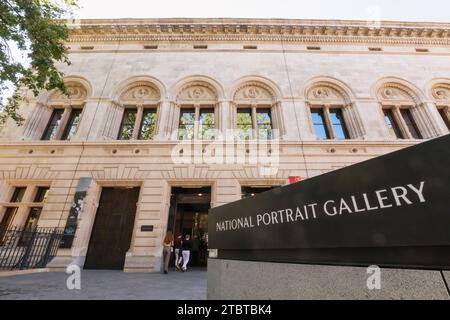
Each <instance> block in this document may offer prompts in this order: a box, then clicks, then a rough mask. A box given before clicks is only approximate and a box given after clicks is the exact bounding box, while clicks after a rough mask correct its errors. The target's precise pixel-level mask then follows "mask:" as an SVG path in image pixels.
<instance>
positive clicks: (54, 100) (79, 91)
mask: <svg viewBox="0 0 450 320" xmlns="http://www.w3.org/2000/svg"><path fill="white" fill-rule="evenodd" d="M66 86H67V94H64V93H63V92H61V91H59V90H57V91H55V92H54V93H53V94H52V95H51V96H50V99H49V102H50V104H58V103H61V104H70V103H78V102H79V103H82V102H84V101H85V100H86V98H87V91H86V88H84V87H83V86H82V85H81V84H76V83H75V84H67V85H66Z"/></svg>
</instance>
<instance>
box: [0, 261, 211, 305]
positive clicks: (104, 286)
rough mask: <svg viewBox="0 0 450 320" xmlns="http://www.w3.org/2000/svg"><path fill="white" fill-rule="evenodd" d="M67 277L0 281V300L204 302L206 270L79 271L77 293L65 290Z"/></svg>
mask: <svg viewBox="0 0 450 320" xmlns="http://www.w3.org/2000/svg"><path fill="white" fill-rule="evenodd" d="M67 277H68V275H67V274H65V273H63V272H44V273H36V274H30V275H19V276H11V277H0V300H73V299H77V300H78V299H80V300H85V299H89V300H122V299H124V300H147V299H148V300H171V299H174V300H204V299H206V269H192V270H190V271H188V272H186V273H182V272H175V271H173V272H169V274H161V273H124V272H122V271H109V270H108V271H104V270H101V271H97V270H83V271H82V272H81V290H68V289H67V286H66V280H67Z"/></svg>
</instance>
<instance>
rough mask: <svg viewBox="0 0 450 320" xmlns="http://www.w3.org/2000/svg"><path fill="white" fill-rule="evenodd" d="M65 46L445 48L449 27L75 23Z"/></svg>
mask: <svg viewBox="0 0 450 320" xmlns="http://www.w3.org/2000/svg"><path fill="white" fill-rule="evenodd" d="M68 26H69V28H70V30H71V35H70V39H69V42H76V43H84V42H86V43H93V42H114V41H126V42H133V41H149V42H166V41H174V42H195V41H212V42H215V41H224V42H229V41H240V42H242V41H259V42H280V41H285V42H288V43H298V42H299V43H311V42H315V43H317V42H319V43H380V44H419V45H449V44H450V24H449V23H420V22H418V23H414V22H389V21H383V22H379V23H372V22H369V21H342V20H287V19H286V20H284V19H177V18H174V19H115V20H109V19H107V20H74V21H72V22H71V23H69V24H68Z"/></svg>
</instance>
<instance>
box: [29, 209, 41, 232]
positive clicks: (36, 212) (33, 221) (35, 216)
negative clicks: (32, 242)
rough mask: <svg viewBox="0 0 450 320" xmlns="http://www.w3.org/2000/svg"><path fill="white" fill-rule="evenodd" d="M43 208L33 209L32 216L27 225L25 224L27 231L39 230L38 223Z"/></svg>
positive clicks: (31, 210)
mask: <svg viewBox="0 0 450 320" xmlns="http://www.w3.org/2000/svg"><path fill="white" fill-rule="evenodd" d="M41 211H42V208H31V209H30V214H29V215H28V219H27V223H26V224H25V229H27V230H35V229H36V228H37V223H38V221H39V217H40V216H41Z"/></svg>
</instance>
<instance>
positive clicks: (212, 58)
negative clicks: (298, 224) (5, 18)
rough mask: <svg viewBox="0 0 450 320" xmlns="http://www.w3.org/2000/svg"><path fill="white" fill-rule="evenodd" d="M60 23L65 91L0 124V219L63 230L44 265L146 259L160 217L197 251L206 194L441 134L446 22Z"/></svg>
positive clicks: (446, 87)
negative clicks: (64, 32)
mask: <svg viewBox="0 0 450 320" xmlns="http://www.w3.org/2000/svg"><path fill="white" fill-rule="evenodd" d="M69 27H70V38H69V40H68V42H67V44H66V45H67V49H68V56H69V59H70V61H71V65H70V66H67V65H60V70H61V71H62V72H63V73H64V75H65V82H66V85H67V88H68V91H67V94H63V93H61V92H58V91H52V92H42V93H41V94H40V95H39V96H38V97H34V96H33V95H32V93H31V92H27V91H26V90H23V92H22V94H23V97H24V99H23V102H22V104H21V107H20V113H21V114H22V116H23V117H24V118H25V121H24V123H23V125H21V126H19V125H17V124H15V123H14V121H12V120H11V121H8V122H7V123H6V124H5V125H4V126H3V127H1V128H0V228H2V229H3V230H7V229H8V228H13V227H17V228H22V229H28V230H32V229H36V228H60V229H61V230H64V236H63V237H62V239H61V243H59V245H58V250H57V252H56V257H55V258H54V259H53V260H52V261H51V263H50V264H49V265H48V266H49V267H50V268H53V269H55V270H64V268H65V267H66V266H67V265H69V264H72V263H76V264H78V265H80V266H82V267H84V268H86V269H119V270H124V271H159V270H161V256H162V240H163V238H164V235H165V233H166V231H167V230H169V229H170V230H173V232H174V233H175V234H176V235H178V234H183V235H185V234H189V235H191V237H192V239H193V248H192V251H193V254H192V261H191V265H192V266H205V265H206V263H207V248H208V232H207V230H208V227H207V225H208V211H209V209H210V208H214V207H217V206H221V205H223V204H226V203H229V202H233V201H236V200H239V199H241V198H243V197H251V196H253V195H255V194H257V193H260V192H263V191H266V190H269V189H272V188H275V187H279V186H283V185H286V184H289V183H292V182H295V181H299V180H305V179H308V178H310V177H314V176H318V175H321V174H323V173H327V172H330V171H333V170H336V169H339V168H343V167H346V166H348V165H351V164H355V163H358V162H361V161H364V160H368V159H371V158H374V157H377V156H381V155H384V154H386V153H389V152H393V151H396V150H399V149H402V148H405V147H409V146H412V145H415V144H418V143H421V142H423V141H426V140H428V139H432V138H436V137H439V136H442V135H445V134H448V133H449V129H450V24H440V23H409V22H408V23H403V22H381V23H370V22H365V21H332V20H329V21H318V20H317V21H309V20H273V19H267V20H261V19H155V20H152V19H118V20H81V21H78V20H77V21H72V22H71V23H70V24H69ZM413 191H414V190H412V191H411V194H412V195H413V193H412V192H413ZM393 199H394V198H393ZM392 201H395V199H394V200H392ZM313 209H314V208H304V211H302V215H309V218H310V219H312V218H313V217H314V212H313ZM302 210H303V209H302ZM305 210H306V212H305ZM329 210H330V212H331V211H332V210H333V208H332V207H330V208H329ZM272 218H273V217H272ZM277 218H278V219H280V217H277ZM0 236H1V237H0V248H1V247H2V246H5V245H6V244H7V243H8V239H7V237H6V234H5V232H0Z"/></svg>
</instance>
